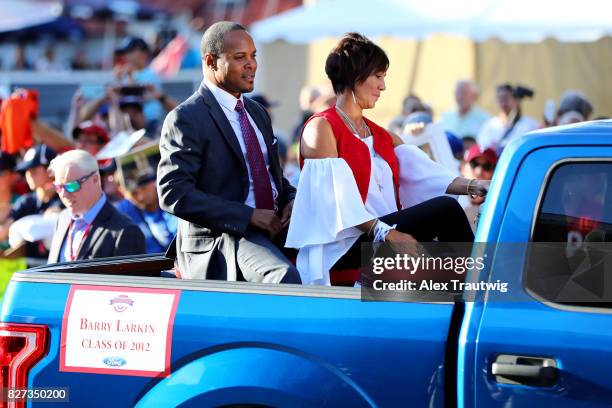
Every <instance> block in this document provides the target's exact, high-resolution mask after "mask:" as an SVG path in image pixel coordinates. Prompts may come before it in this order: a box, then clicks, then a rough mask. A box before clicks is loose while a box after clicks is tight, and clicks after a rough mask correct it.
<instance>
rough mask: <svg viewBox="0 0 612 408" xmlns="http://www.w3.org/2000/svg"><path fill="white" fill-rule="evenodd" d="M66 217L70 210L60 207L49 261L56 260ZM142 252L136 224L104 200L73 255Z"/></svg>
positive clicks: (66, 225)
mask: <svg viewBox="0 0 612 408" xmlns="http://www.w3.org/2000/svg"><path fill="white" fill-rule="evenodd" d="M70 220H71V217H70V212H69V211H68V210H63V211H62V212H61V213H60V215H59V218H58V221H57V229H56V230H55V235H53V240H52V241H51V249H50V250H49V260H48V261H49V263H53V262H59V254H60V250H61V248H62V243H63V242H64V239H65V238H66V234H67V233H68V229H69V227H70ZM144 253H146V245H145V237H144V235H143V233H142V231H141V230H140V228H138V226H137V225H136V224H134V223H133V222H132V220H130V219H129V218H128V217H127V216H126V215H124V214H122V213H121V212H119V210H117V209H116V208H115V207H113V205H112V204H110V203H109V202H108V201H107V202H106V203H105V204H104V206H103V207H102V209H101V210H100V212H99V213H98V215H97V216H96V218H95V219H94V221H93V223H92V224H91V229H90V230H89V233H88V234H87V236H86V237H85V241H83V244H82V245H81V248H80V249H79V253H78V255H77V259H93V258H106V257H111V256H121V255H137V254H144Z"/></svg>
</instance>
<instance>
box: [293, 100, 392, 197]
mask: <svg viewBox="0 0 612 408" xmlns="http://www.w3.org/2000/svg"><path fill="white" fill-rule="evenodd" d="M316 117H322V118H325V119H326V120H327V121H328V122H329V124H330V125H331V128H332V131H333V132H334V136H335V138H336V143H337V145H336V146H337V149H338V157H340V158H342V159H344V160H345V161H346V163H347V164H348V165H349V167H350V169H351V171H352V172H353V176H354V177H355V182H356V183H357V188H358V189H359V193H360V194H361V199H362V200H363V202H364V203H365V201H366V198H367V196H368V187H369V186H370V173H371V171H372V170H371V167H372V162H371V159H370V150H369V149H368V146H367V145H366V144H365V143H363V142H362V141H361V140H359V138H358V137H357V136H355V135H354V134H353V133H351V130H350V129H349V128H348V127H347V126H346V124H345V123H344V121H343V120H342V118H341V117H340V115H338V112H337V111H336V108H335V107H331V108H329V109H326V110H324V111H322V112H319V113H317V114H315V115H313V116H311V117H310V119H308V121H306V123H305V124H304V127H306V124H307V123H308V122H310V121H311V120H312V119H313V118H316ZM363 119H364V120H365V122H366V124H367V125H368V126H369V127H370V130H371V131H372V137H373V138H374V151H375V152H376V154H378V155H379V156H380V157H382V158H383V159H384V160H385V161H386V162H387V164H388V165H389V167H390V168H391V172H393V185H394V186H395V197H396V202H397V203H396V204H397V206H398V208H401V206H400V205H399V199H398V191H399V166H398V163H397V157H396V156H395V152H394V151H393V138H392V137H391V135H390V134H389V133H388V132H387V131H386V130H385V129H383V128H382V127H380V126H378V125H377V124H376V123H374V122H372V121H371V120H369V119H367V118H366V117H364V118H363ZM300 142H301V141H300ZM302 167H304V158H303V157H302V156H301V155H300V168H302Z"/></svg>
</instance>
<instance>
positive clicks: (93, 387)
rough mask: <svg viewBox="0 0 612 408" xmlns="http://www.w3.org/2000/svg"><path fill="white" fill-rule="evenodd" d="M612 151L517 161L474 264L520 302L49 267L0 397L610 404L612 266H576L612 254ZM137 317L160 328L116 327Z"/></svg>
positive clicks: (549, 135) (30, 281)
mask: <svg viewBox="0 0 612 408" xmlns="http://www.w3.org/2000/svg"><path fill="white" fill-rule="evenodd" d="M611 136H612V121H599V122H590V123H583V124H577V125H572V126H566V127H555V128H550V129H545V130H541V131H537V132H533V133H531V134H528V135H526V136H524V137H523V138H521V139H519V140H516V141H513V142H512V143H511V144H510V145H509V146H508V147H507V148H506V149H505V151H504V153H503V155H502V156H501V158H500V161H499V163H498V166H497V169H496V172H495V176H494V179H493V181H492V184H491V189H490V192H489V194H488V197H487V201H486V203H485V206H484V209H483V212H482V215H481V218H480V222H479V227H478V231H477V233H476V241H477V242H481V243H486V244H485V249H475V251H476V250H486V251H488V252H487V253H489V254H490V256H489V257H488V258H487V262H486V265H485V269H484V270H483V271H481V272H480V276H479V279H483V277H484V279H485V280H487V281H490V282H495V281H497V280H500V281H501V282H507V288H508V290H507V292H506V293H502V292H500V291H493V290H490V291H485V292H482V293H480V294H479V295H478V296H477V297H476V298H475V299H473V300H472V301H469V302H461V301H457V302H427V301H418V300H414V301H412V302H386V301H380V302H364V301H362V300H361V291H360V290H359V289H358V288H350V287H314V286H300V285H267V284H254V283H245V282H220V281H204V280H202V281H198V280H181V279H173V278H168V277H164V275H165V273H164V272H163V271H165V270H168V269H170V268H171V267H172V265H173V263H172V261H171V260H168V259H166V258H164V257H163V256H141V257H132V258H129V259H128V258H119V259H100V260H94V261H82V262H76V263H64V264H55V265H47V266H44V267H38V268H34V269H30V270H26V271H23V272H20V273H17V274H15V275H14V276H13V278H12V280H11V282H10V284H9V286H8V288H7V291H6V293H5V295H4V298H3V301H2V310H1V314H0V321H2V322H3V323H1V325H0V352H1V355H0V361H1V364H2V369H3V371H2V380H1V381H2V387H9V388H28V389H44V388H49V387H64V388H65V389H67V390H68V392H69V401H70V402H71V403H74V404H76V405H78V406H100V407H107V406H139V407H148V406H160V407H170V406H183V407H191V406H194V407H195V406H198V407H201V406H211V407H212V406H231V405H244V404H253V405H260V406H278V407H320V406H328V407H335V406H341V407H346V406H350V407H368V406H380V407H395V406H453V405H457V406H460V407H473V406H478V407H498V406H516V407H525V406H530V407H533V406H536V407H537V406H541V407H549V406H587V405H588V406H610V405H611V404H612V376H610V375H609V370H610V366H611V364H612V315H611V312H612V309H611V308H610V307H611V306H610V305H611V304H612V302H611V301H610V300H611V299H612V284H611V282H612V279H610V278H609V276H606V274H605V272H609V271H608V270H609V269H610V266H609V264H610V262H609V261H610V257H609V256H607V253H605V251H604V253H603V255H602V256H601V257H599V258H597V259H596V260H593V259H591V267H590V269H589V268H587V271H586V272H584V270H581V271H580V274H576V273H575V271H576V267H575V266H572V262H570V260H572V259H573V256H574V255H575V254H576V253H577V251H580V249H581V248H582V246H583V245H587V243H589V242H593V241H596V242H595V243H596V244H598V245H603V248H604V249H605V248H606V245H607V246H610V241H611V236H612V234H611V232H612V137H611ZM538 242H541V243H548V242H560V244H556V245H558V246H559V248H561V249H560V250H558V248H557V249H554V248H553V250H549V252H546V250H541V249H538V250H535V251H534V250H533V249H532V248H531V247H529V246H528V245H527V243H538ZM537 251H544V252H537ZM550 251H553V252H550ZM554 251H556V252H554ZM543 257H544V259H545V262H542V258H543ZM536 258H537V259H536ZM570 258H571V259H570ZM533 259H535V261H534V262H531V260H533ZM548 260H550V262H548ZM606 260H607V261H608V262H606ZM553 261H554V262H553ZM541 265H544V266H546V265H549V266H550V265H554V266H555V267H554V268H550V267H548V268H547V267H544V268H543V269H542V268H540V266H541ZM557 266H558V268H559V270H557V269H555V268H556V267H557ZM595 266H596V267H597V268H599V269H597V268H595ZM572 268H574V269H572ZM593 268H595V269H597V271H595V272H594V271H593V270H594V269H593ZM599 272H601V273H599ZM472 278H473V276H471V275H468V276H467V278H466V281H469V280H470V279H472ZM549 283H550V284H549ZM572 285H573V286H572ZM553 287H554V288H556V290H555V291H552V290H551V288H553ZM585 288H586V289H585ZM567 293H569V294H567ZM564 294H566V295H567V296H565V295H564ZM139 296H140V297H139ZM147 296H148V297H147ZM559 296H560V297H559ZM564 296H565V297H564ZM559 299H561V300H559ZM583 300H584V301H583ZM139 304H140V305H146V308H148V310H149V311H150V313H148V315H146V313H145V314H142V313H143V311H142V310H141V311H140V312H138V313H141V315H139V316H140V317H141V318H143V316H145V317H147V318H149V319H150V320H151V321H147V322H144V323H143V322H142V321H141V322H140V323H139V322H138V321H136V320H135V319H136V318H134V319H132V320H131V321H130V319H128V318H124V317H121V318H119V317H117V318H115V317H113V318H112V319H111V318H110V317H109V316H127V313H132V312H134V313H136V309H137V307H138V306H139ZM162 306H163V307H162ZM121 313H124V314H123V315H122V314H121ZM134 316H136V315H134ZM107 320H108V321H109V322H110V323H109V325H108V327H106V323H105V321H107ZM141 320H142V319H141ZM75 325H76V326H75ZM79 329H80V331H79ZM107 329H108V332H109V333H110V331H111V330H112V331H114V332H123V333H124V334H125V336H126V337H124V340H121V341H119V343H117V342H116V341H115V340H112V341H111V340H108V341H107V339H106V338H105V330H107ZM109 335H110V334H109ZM113 336H115V337H112V339H117V338H119V337H117V336H119V334H117V333H113ZM160 336H161V337H160ZM142 339H145V340H146V341H144V340H142ZM141 340H142V341H141ZM149 343H150V344H149ZM159 344H161V345H162V346H161V348H160V347H158V346H159ZM117 345H118V347H117ZM156 345H157V346H156ZM154 346H155V347H157V348H156V349H155V351H154V352H152V351H151V350H149V347H154ZM126 348H129V350H126ZM91 356H94V357H95V358H92V357H91ZM143 356H145V358H143ZM132 361H134V366H133V368H132V369H127V368H126V367H127V366H128V365H129V364H132ZM136 361H138V362H137V363H136ZM36 403H37V402H36V401H34V400H32V401H30V402H28V404H32V405H36ZM56 405H57V406H64V403H62V402H55V403H53V402H45V405H44V406H45V407H53V406H56ZM4 406H11V405H6V404H5V405H4ZM17 406H19V405H17Z"/></svg>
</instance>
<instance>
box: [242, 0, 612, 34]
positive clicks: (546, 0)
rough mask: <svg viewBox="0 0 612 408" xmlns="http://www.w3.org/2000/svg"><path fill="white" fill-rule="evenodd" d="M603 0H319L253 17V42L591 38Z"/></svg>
mask: <svg viewBox="0 0 612 408" xmlns="http://www.w3.org/2000/svg"><path fill="white" fill-rule="evenodd" d="M611 16H612V2H610V1H609V0H581V1H574V2H559V1H557V0H429V1H427V2H424V1H422V0H376V1H372V0H319V1H317V2H316V3H315V4H312V5H305V6H300V7H297V8H294V9H292V10H289V11H287V12H285V13H282V14H278V15H276V16H273V17H270V18H267V19H265V20H261V21H259V22H257V23H254V24H253V25H252V26H251V28H250V32H251V34H252V35H253V37H254V38H255V40H256V41H257V42H263V43H268V42H272V41H275V40H286V41H288V42H293V43H308V42H311V41H314V40H317V39H321V38H326V37H338V36H340V35H342V34H344V33H346V32H350V31H357V32H360V33H363V34H365V35H366V36H369V37H376V36H385V35H386V36H394V37H407V38H423V37H426V36H429V35H431V34H438V33H446V34H456V35H461V36H467V37H469V38H472V39H474V40H476V41H484V40H486V39H488V38H491V37H497V38H500V39H502V40H504V41H507V42H539V41H542V40H543V39H545V38H556V39H558V40H560V41H570V42H578V41H595V40H597V39H599V38H601V37H604V36H606V35H610V34H612V17H611Z"/></svg>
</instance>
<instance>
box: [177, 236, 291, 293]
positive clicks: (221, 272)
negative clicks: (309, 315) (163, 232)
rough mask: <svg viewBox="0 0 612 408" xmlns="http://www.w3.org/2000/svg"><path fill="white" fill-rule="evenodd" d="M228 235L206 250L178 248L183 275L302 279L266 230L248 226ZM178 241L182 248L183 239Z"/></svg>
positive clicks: (273, 280)
mask: <svg viewBox="0 0 612 408" xmlns="http://www.w3.org/2000/svg"><path fill="white" fill-rule="evenodd" d="M223 235H226V234H223ZM227 238H230V239H229V240H228V239H220V238H217V239H214V241H215V242H214V245H212V246H211V247H210V248H208V249H207V250H206V251H202V252H184V251H180V250H179V251H178V253H177V262H178V267H179V270H180V271H181V275H182V276H183V277H184V278H186V279H213V280H245V281H247V282H260V283H297V284H299V283H301V279H300V274H299V273H298V270H297V269H296V267H295V266H294V265H293V264H292V263H291V261H290V260H289V259H288V258H287V257H286V256H285V255H284V254H283V252H282V251H281V250H280V248H279V247H278V246H276V245H275V244H274V243H273V242H272V241H271V240H270V239H269V238H268V237H267V236H266V235H265V234H264V233H263V232H261V231H259V230H256V229H253V228H248V229H247V231H246V234H245V235H244V236H243V237H240V238H238V237H233V236H227ZM211 240H213V238H211ZM177 244H178V245H179V246H178V248H180V239H179V240H178V241H177ZM236 269H237V270H236ZM241 275H242V276H241Z"/></svg>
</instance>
